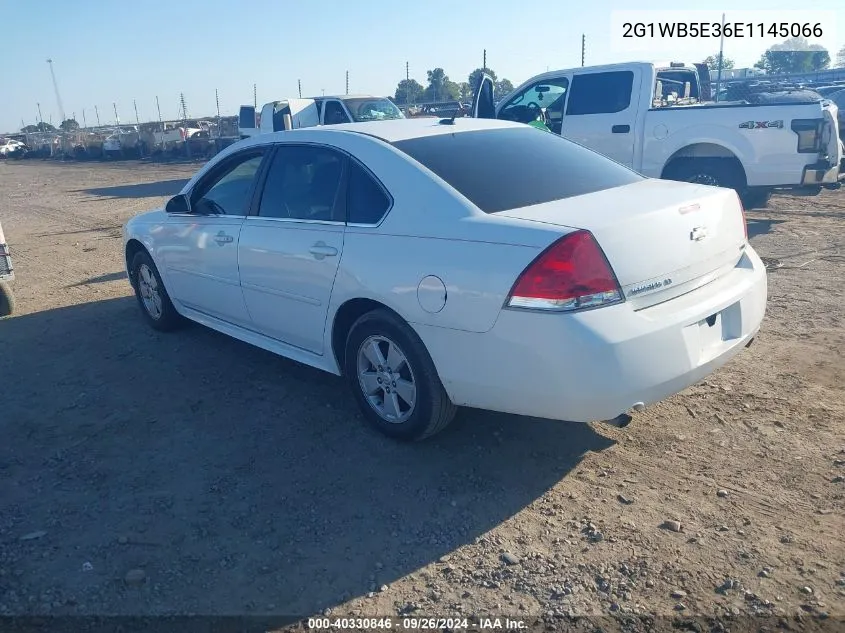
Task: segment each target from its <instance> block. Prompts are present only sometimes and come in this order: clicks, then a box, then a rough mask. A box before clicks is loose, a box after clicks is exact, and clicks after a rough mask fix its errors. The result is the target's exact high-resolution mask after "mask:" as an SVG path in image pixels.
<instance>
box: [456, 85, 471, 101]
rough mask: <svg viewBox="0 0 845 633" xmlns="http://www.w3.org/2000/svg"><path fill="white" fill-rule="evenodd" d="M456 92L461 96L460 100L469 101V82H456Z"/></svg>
mask: <svg viewBox="0 0 845 633" xmlns="http://www.w3.org/2000/svg"><path fill="white" fill-rule="evenodd" d="M458 90H459V92H458V94H459V96H460V98H461V101H469V100H470V99H472V88H471V87H470V85H469V83H468V82H466V81H462V82H461V83H459V84H458Z"/></svg>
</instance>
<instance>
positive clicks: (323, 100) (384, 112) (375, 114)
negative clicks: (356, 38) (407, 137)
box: [238, 95, 405, 138]
mask: <svg viewBox="0 0 845 633" xmlns="http://www.w3.org/2000/svg"><path fill="white" fill-rule="evenodd" d="M285 117H289V118H290V129H298V128H303V127H314V126H317V125H336V124H339V123H352V122H362V121H387V120H391V119H404V118H405V115H403V114H402V111H401V110H400V109H399V108H398V106H397V105H396V104H395V103H393V102H392V101H391V100H390V99H388V98H387V97H377V96H373V95H344V96H342V97H335V96H329V97H311V98H307V99H285V100H282V101H271V102H270V103H265V104H264V106H263V107H262V108H261V113H260V114H258V115H256V112H255V108H254V107H252V106H241V109H240V114H239V120H238V132H239V133H240V136H241V138H248V137H250V136H255V135H256V134H267V133H270V132H280V131H282V130H285V129H288V128H286V127H285Z"/></svg>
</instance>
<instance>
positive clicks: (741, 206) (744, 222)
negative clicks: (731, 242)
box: [734, 191, 748, 242]
mask: <svg viewBox="0 0 845 633" xmlns="http://www.w3.org/2000/svg"><path fill="white" fill-rule="evenodd" d="M734 193H736V191H734ZM736 203H737V204H738V205H739V210H740V212H741V213H742V230H743V231H744V232H745V241H746V242H747V241H748V220H747V219H746V217H745V205H744V204H742V198H741V197H740V196H739V194H738V193H736Z"/></svg>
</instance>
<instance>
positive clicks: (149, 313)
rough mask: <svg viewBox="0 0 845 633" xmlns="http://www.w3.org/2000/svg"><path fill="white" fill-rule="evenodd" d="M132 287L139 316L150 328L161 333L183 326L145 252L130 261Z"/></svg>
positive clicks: (180, 317)
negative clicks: (138, 308) (142, 317)
mask: <svg viewBox="0 0 845 633" xmlns="http://www.w3.org/2000/svg"><path fill="white" fill-rule="evenodd" d="M132 286H133V287H134V289H135V298H136V299H138V305H139V306H140V307H141V314H143V315H144V319H145V320H146V321H147V323H149V324H150V326H152V327H153V328H155V329H156V330H159V331H161V332H169V331H171V330H175V329H176V328H178V327H179V326H181V325H182V324H183V319H182V316H181V315H180V314H179V313H178V312H176V308H174V307H173V303H172V302H171V301H170V295H168V294H167V289H166V288H165V287H164V283H163V282H162V280H161V275H159V273H158V268H156V265H155V264H154V263H153V259H152V257H150V255H149V253H147V252H146V251H142V252H140V253H138V254H137V255H135V257H134V258H133V259H132Z"/></svg>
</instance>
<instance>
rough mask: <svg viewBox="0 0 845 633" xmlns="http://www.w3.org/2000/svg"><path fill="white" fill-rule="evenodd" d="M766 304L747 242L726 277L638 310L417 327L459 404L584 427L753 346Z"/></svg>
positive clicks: (518, 314) (758, 264)
mask: <svg viewBox="0 0 845 633" xmlns="http://www.w3.org/2000/svg"><path fill="white" fill-rule="evenodd" d="M766 301H767V278H766V271H765V266H764V265H763V263H762V261H761V260H760V258H759V257H758V255H757V253H756V252H754V250H753V249H752V248H751V247H750V246H747V247H746V249H745V254H744V255H743V257H742V259H741V261H740V263H739V264H738V265H737V267H736V268H734V269H733V270H732V271H731V272H730V273H728V274H727V275H724V276H723V277H721V278H719V279H717V280H716V281H714V282H711V283H710V284H708V285H706V286H704V287H702V288H699V289H697V290H695V291H693V292H690V293H688V294H686V295H683V296H681V297H677V298H676V299H673V300H671V301H667V302H665V303H662V304H658V305H656V306H652V307H650V308H645V309H642V310H639V311H635V310H634V309H633V308H632V307H631V305H630V304H627V303H623V304H620V305H616V306H608V307H605V308H599V309H596V310H590V311H585V312H581V313H576V314H550V313H546V314H543V313H533V312H527V311H515V310H503V311H502V313H501V315H500V317H499V319H498V320H497V322H496V324H495V325H494V327H493V328H492V329H491V330H490V331H488V332H485V333H469V332H460V331H456V330H446V329H444V328H437V327H432V326H420V325H417V326H415V327H416V329H417V331H418V332H419V334H420V336H421V338H422V339H423V342H424V343H425V344H426V346H427V348H428V350H429V352H430V354H431V356H432V358H433V360H434V363H435V365H436V366H437V369H438V373H439V375H440V378H441V380H442V382H443V384H444V387H445V388H446V391H447V392H448V394H449V396H450V397H451V399H452V401H453V402H454V403H455V404H457V405H463V406H469V407H477V408H481V409H489V410H493V411H502V412H505V413H513V414H518V415H527V416H534V417H540V418H548V419H554V420H571V421H575V422H588V421H593V420H607V419H611V418H614V417H616V416H617V415H619V414H621V413H624V412H627V411H630V410H631V409H632V408H634V407H635V406H636V405H639V404H644V405H648V404H651V403H654V402H657V401H660V400H663V399H665V398H667V397H669V396H671V395H673V394H675V393H678V392H679V391H682V390H683V389H685V388H687V387H689V386H690V385H693V384H695V383H696V382H699V381H700V380H701V379H703V378H704V377H706V376H707V375H708V374H710V373H711V372H713V371H714V370H716V369H717V368H718V367H720V366H722V365H724V364H725V363H726V362H727V361H728V360H729V359H730V358H732V357H733V356H734V355H735V354H737V353H738V352H740V351H741V350H742V349H743V348H744V347H745V346H746V345H748V344H749V343H750V341H751V340H752V339H753V338H754V336H755V335H756V333H757V331H758V330H759V328H760V324H761V322H762V320H763V316H764V314H765V310H766ZM708 318H710V319H711V323H712V325H711V324H708V322H707V321H708Z"/></svg>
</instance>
